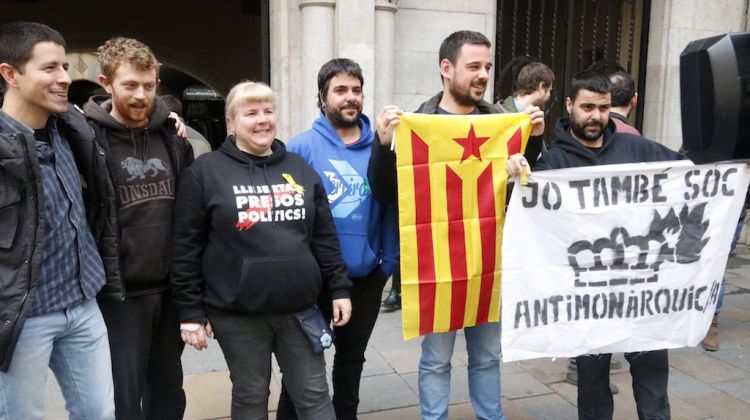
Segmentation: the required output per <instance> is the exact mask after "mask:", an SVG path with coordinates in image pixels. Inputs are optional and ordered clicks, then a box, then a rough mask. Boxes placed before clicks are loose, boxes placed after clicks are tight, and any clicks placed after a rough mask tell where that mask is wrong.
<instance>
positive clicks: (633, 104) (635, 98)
mask: <svg viewBox="0 0 750 420" xmlns="http://www.w3.org/2000/svg"><path fill="white" fill-rule="evenodd" d="M637 105H638V92H636V93H635V94H634V95H633V97H632V98H630V109H635V107H636V106H637Z"/></svg>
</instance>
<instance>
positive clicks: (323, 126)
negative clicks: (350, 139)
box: [312, 112, 375, 149]
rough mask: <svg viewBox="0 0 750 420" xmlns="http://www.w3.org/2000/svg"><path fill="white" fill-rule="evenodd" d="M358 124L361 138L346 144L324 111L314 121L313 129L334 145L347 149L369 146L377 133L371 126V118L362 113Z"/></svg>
mask: <svg viewBox="0 0 750 420" xmlns="http://www.w3.org/2000/svg"><path fill="white" fill-rule="evenodd" d="M357 124H358V125H359V128H360V132H361V134H360V137H359V140H357V141H356V142H354V143H351V144H344V142H342V141H341V137H339V134H338V133H337V132H336V129H334V128H333V126H332V125H331V122H330V121H328V118H326V117H325V115H324V114H323V112H321V113H320V116H319V117H318V119H317V120H315V121H314V122H313V125H312V129H313V130H314V131H315V132H316V133H318V134H320V136H321V137H323V138H324V139H325V140H326V141H327V142H328V143H330V144H331V145H332V146H334V147H341V148H343V147H345V148H347V149H363V148H369V147H370V145H372V142H373V141H374V140H375V133H374V132H373V131H372V127H371V126H370V119H369V118H367V116H366V115H365V114H360V115H359V120H358V121H357Z"/></svg>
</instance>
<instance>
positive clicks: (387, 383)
mask: <svg viewBox="0 0 750 420" xmlns="http://www.w3.org/2000/svg"><path fill="white" fill-rule="evenodd" d="M359 395H360V400H361V401H360V403H359V410H358V411H359V412H360V413H369V412H373V411H383V410H392V409H394V408H401V407H408V406H415V405H419V396H417V393H416V392H414V390H412V388H411V387H410V386H409V385H408V384H407V383H406V382H404V380H403V378H402V377H401V376H399V375H397V374H395V373H392V374H389V375H379V376H368V377H365V378H362V381H361V382H360V385H359Z"/></svg>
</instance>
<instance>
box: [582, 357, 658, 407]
mask: <svg viewBox="0 0 750 420" xmlns="http://www.w3.org/2000/svg"><path fill="white" fill-rule="evenodd" d="M611 358H612V355H611V354H590V355H584V356H578V357H577V358H576V363H577V364H578V418H579V419H580V420H584V419H585V420H589V419H590V420H607V419H611V418H612V414H613V412H614V408H615V406H614V401H613V399H612V392H610V390H609V360H610V359H611ZM625 359H627V361H628V362H629V363H630V375H631V376H632V377H633V396H634V397H635V403H636V406H637V409H638V418H639V419H640V420H667V419H669V418H670V408H669V397H668V396H667V383H668V382H669V360H668V353H667V350H655V351H644V352H637V353H625Z"/></svg>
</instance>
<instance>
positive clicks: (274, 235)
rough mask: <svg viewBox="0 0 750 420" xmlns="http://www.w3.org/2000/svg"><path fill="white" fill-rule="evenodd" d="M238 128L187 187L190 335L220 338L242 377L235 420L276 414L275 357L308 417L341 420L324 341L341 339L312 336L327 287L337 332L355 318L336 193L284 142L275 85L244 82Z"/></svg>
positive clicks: (185, 271)
mask: <svg viewBox="0 0 750 420" xmlns="http://www.w3.org/2000/svg"><path fill="white" fill-rule="evenodd" d="M226 120H227V128H228V131H229V133H230V134H229V136H228V137H227V139H226V140H225V141H224V144H223V145H222V146H221V147H220V148H219V149H218V150H217V151H215V152H211V153H209V154H207V155H205V156H203V157H201V159H199V160H197V161H196V162H195V163H194V164H193V165H192V166H191V167H190V168H189V169H188V170H187V171H185V173H184V174H183V176H182V178H181V180H180V183H179V186H178V190H177V201H176V203H175V227H174V251H173V262H172V283H173V286H174V292H173V293H174V300H175V304H176V306H177V309H178V311H179V317H180V322H181V330H182V339H183V341H185V343H186V344H189V345H191V346H193V347H195V348H196V349H199V350H200V349H203V348H205V347H206V346H207V341H206V339H207V337H210V336H211V335H212V333H215V334H216V339H217V340H218V342H219V345H220V346H221V349H222V351H223V352H224V357H225V358H226V361H227V365H228V366H229V372H230V376H231V379H232V419H251V418H252V419H256V418H257V419H265V418H267V409H268V386H269V380H270V375H271V353H273V354H275V356H276V359H277V360H278V362H279V365H280V366H281V368H282V369H283V371H284V377H285V379H286V383H287V387H288V389H289V394H290V396H291V397H292V400H293V401H294V406H295V407H296V409H297V414H298V416H299V418H300V419H316V420H317V419H335V415H334V411H333V407H332V405H331V400H330V396H329V394H328V384H327V382H326V377H325V361H324V359H323V353H322V348H321V347H320V345H319V344H318V343H315V339H318V338H320V341H321V343H320V344H322V346H323V347H326V345H330V343H329V342H325V341H328V340H327V338H326V337H325V335H323V336H322V337H315V338H312V336H311V334H309V333H308V334H306V332H305V330H304V329H303V326H305V324H306V323H307V321H308V320H307V317H309V316H310V314H312V315H313V317H314V315H316V314H317V315H318V318H319V310H318V309H317V307H316V301H317V299H318V295H319V293H320V290H321V287H322V286H324V285H325V287H327V288H328V289H330V290H331V292H332V302H331V305H332V309H333V323H334V325H337V326H338V325H344V324H346V322H347V321H348V319H349V316H350V314H351V303H350V301H349V290H350V288H351V282H350V281H349V279H348V278H347V271H346V266H345V264H344V263H343V261H342V259H341V251H340V249H339V242H338V238H337V235H336V228H335V225H334V223H333V218H332V216H331V211H330V208H329V206H328V200H327V198H326V194H325V189H324V188H323V185H322V184H321V181H320V178H319V177H318V175H317V173H316V172H315V171H314V170H313V169H312V168H311V167H310V166H309V165H308V164H307V163H306V162H305V161H304V160H302V158H300V157H299V156H297V155H295V154H293V153H286V147H285V146H284V143H282V142H281V141H280V140H278V139H275V134H276V117H275V114H274V94H273V91H272V90H271V88H270V87H268V86H267V85H265V84H263V83H259V82H243V83H240V84H238V85H236V86H234V87H233V88H232V90H231V91H230V92H229V95H228V96H227V100H226ZM301 313H304V314H307V315H305V316H300V314H301ZM312 335H313V336H314V331H313V334H312ZM328 338H330V337H328Z"/></svg>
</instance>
